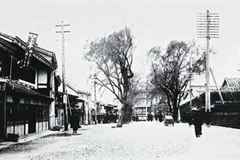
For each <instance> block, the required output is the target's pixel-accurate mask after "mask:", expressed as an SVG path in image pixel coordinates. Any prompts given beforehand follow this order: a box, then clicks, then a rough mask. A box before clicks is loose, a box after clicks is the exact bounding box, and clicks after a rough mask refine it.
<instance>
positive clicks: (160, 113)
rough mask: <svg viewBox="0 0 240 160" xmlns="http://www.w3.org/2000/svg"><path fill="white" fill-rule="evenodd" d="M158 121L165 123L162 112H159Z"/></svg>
mask: <svg viewBox="0 0 240 160" xmlns="http://www.w3.org/2000/svg"><path fill="white" fill-rule="evenodd" d="M158 119H159V122H162V121H163V115H162V112H160V111H159V112H158Z"/></svg>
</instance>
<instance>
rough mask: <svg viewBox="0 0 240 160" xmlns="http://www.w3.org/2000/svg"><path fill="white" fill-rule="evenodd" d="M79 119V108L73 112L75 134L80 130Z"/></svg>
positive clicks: (72, 126)
mask: <svg viewBox="0 0 240 160" xmlns="http://www.w3.org/2000/svg"><path fill="white" fill-rule="evenodd" d="M79 119H80V112H79V109H78V108H77V107H75V108H74V109H73V110H72V116H71V128H72V129H73V133H77V130H78V128H79Z"/></svg>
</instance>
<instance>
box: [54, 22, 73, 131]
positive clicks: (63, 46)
mask: <svg viewBox="0 0 240 160" xmlns="http://www.w3.org/2000/svg"><path fill="white" fill-rule="evenodd" d="M55 26H56V27H61V31H56V33H61V35H62V83H63V84H62V85H63V105H64V130H65V131H67V130H68V110H67V93H66V73H65V43H64V42H65V37H64V33H69V32H70V31H65V30H64V27H66V26H70V25H69V24H64V23H63V21H62V23H61V24H60V25H55Z"/></svg>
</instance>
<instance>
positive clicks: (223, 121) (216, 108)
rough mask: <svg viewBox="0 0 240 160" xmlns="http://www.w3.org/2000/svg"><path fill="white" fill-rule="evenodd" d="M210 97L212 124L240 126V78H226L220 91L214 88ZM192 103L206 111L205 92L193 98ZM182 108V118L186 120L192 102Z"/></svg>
mask: <svg viewBox="0 0 240 160" xmlns="http://www.w3.org/2000/svg"><path fill="white" fill-rule="evenodd" d="M220 95H221V96H220ZM210 97H211V115H212V118H211V121H212V124H215V125H220V126H226V127H234V128H240V78H225V79H224V81H223V83H222V86H221V88H220V92H218V91H217V90H216V89H215V90H212V91H211V96H210ZM221 97H222V99H221ZM192 104H193V105H194V104H196V105H198V106H200V107H201V108H202V110H203V111H204V110H205V93H201V94H200V95H199V96H197V97H195V98H193V99H192ZM180 110H181V116H182V120H186V117H187V114H188V113H189V111H190V102H186V103H184V104H182V105H181V109H180Z"/></svg>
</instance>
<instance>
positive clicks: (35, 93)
mask: <svg viewBox="0 0 240 160" xmlns="http://www.w3.org/2000/svg"><path fill="white" fill-rule="evenodd" d="M37 36H38V35H37V34H35V33H30V34H29V38H28V41H27V42H24V41H23V40H21V39H20V38H18V37H12V36H9V35H7V34H4V33H0V139H6V138H7V137H8V135H10V134H17V135H19V136H23V135H27V134H29V133H33V132H40V131H43V130H47V129H49V128H51V127H53V126H54V125H55V108H54V107H55V101H54V99H55V89H56V88H55V82H56V76H55V70H56V69H57V60H56V57H55V54H54V53H53V52H51V51H48V50H45V49H43V48H40V47H39V46H38V45H37V43H36V40H37Z"/></svg>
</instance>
